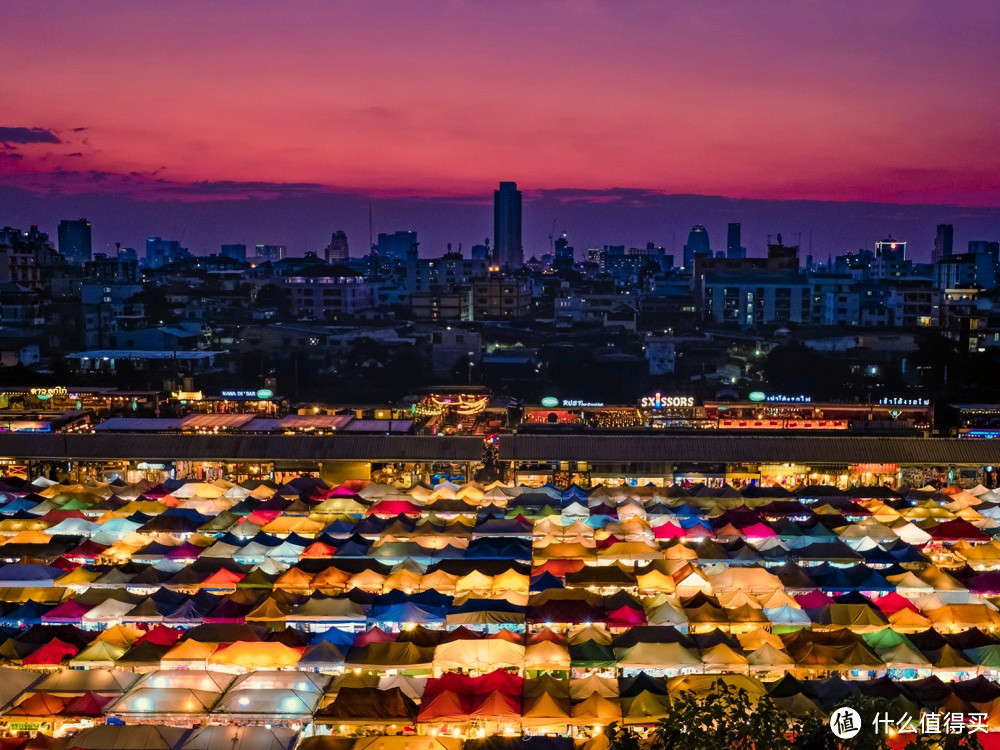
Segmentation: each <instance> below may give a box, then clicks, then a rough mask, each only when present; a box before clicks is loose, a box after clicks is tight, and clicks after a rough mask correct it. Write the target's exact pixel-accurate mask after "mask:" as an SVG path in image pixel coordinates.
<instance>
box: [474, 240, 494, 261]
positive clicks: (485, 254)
mask: <svg viewBox="0 0 1000 750" xmlns="http://www.w3.org/2000/svg"><path fill="white" fill-rule="evenodd" d="M469 257H471V258H472V259H473V260H486V261H488V260H489V259H490V241H489V240H488V239H487V240H486V241H485V242H484V243H483V244H482V245H473V246H472V248H471V249H470V251H469Z"/></svg>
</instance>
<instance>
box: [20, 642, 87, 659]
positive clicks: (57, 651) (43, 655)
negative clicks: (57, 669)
mask: <svg viewBox="0 0 1000 750" xmlns="http://www.w3.org/2000/svg"><path fill="white" fill-rule="evenodd" d="M79 650H80V649H78V648H77V647H76V646H74V645H72V644H69V643H66V642H65V641H60V640H59V639H58V638H53V639H52V640H51V641H49V642H48V643H46V644H45V645H44V646H42V647H41V648H39V649H37V650H36V651H35V652H34V653H32V654H29V655H28V656H26V657H24V659H22V660H21V663H22V664H59V663H60V662H62V660H63V659H65V658H67V657H69V656H76V655H77V653H78V652H79Z"/></svg>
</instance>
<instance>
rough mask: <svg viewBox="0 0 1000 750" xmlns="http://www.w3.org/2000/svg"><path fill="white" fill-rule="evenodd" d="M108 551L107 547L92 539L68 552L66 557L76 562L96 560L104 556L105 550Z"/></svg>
mask: <svg viewBox="0 0 1000 750" xmlns="http://www.w3.org/2000/svg"><path fill="white" fill-rule="evenodd" d="M106 549H107V546H106V545H103V544H98V543H97V542H95V541H93V540H92V539H88V540H87V541H85V542H84V543H83V544H81V545H79V546H77V547H74V548H73V549H71V550H70V551H69V552H67V553H66V557H68V558H70V559H74V560H96V559H97V558H98V557H100V556H101V555H103V554H104V550H106Z"/></svg>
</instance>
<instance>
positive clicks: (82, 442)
mask: <svg viewBox="0 0 1000 750" xmlns="http://www.w3.org/2000/svg"><path fill="white" fill-rule="evenodd" d="M482 450H483V442H482V439H481V438H478V437H428V436H418V435H363V434H350V435H348V434H340V435H324V436H318V435H189V434H183V433H116V434H111V433H99V434H89V435H63V434H25V433H15V434H10V433H8V434H0V458H17V459H51V460H74V459H75V460H108V459H134V460H173V459H183V460H207V461H210V460H233V461H308V462H312V461H337V460H340V461H477V460H479V459H480V458H481V456H482ZM500 458H501V459H502V460H519V461H556V460H561V461H590V462H613V463H652V462H665V463H670V462H719V463H785V462H791V463H805V464H852V463H898V464H911V465H937V464H983V465H987V464H996V465H1000V442H994V441H992V440H957V439H949V438H913V437H877V438H876V437H854V436H850V435H840V436H821V437H801V436H794V437H793V436H781V437H779V436H772V435H764V436H760V435H734V436H730V435H704V434H691V435H678V434H674V435H502V436H501V437H500Z"/></svg>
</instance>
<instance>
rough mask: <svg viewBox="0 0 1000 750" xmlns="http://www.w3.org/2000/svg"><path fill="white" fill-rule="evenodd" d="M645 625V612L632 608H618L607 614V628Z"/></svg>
mask: <svg viewBox="0 0 1000 750" xmlns="http://www.w3.org/2000/svg"><path fill="white" fill-rule="evenodd" d="M645 624H646V612H645V610H642V609H636V608H634V607H619V608H618V609H614V610H611V611H609V612H608V627H612V628H621V627H632V626H634V625H645Z"/></svg>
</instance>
